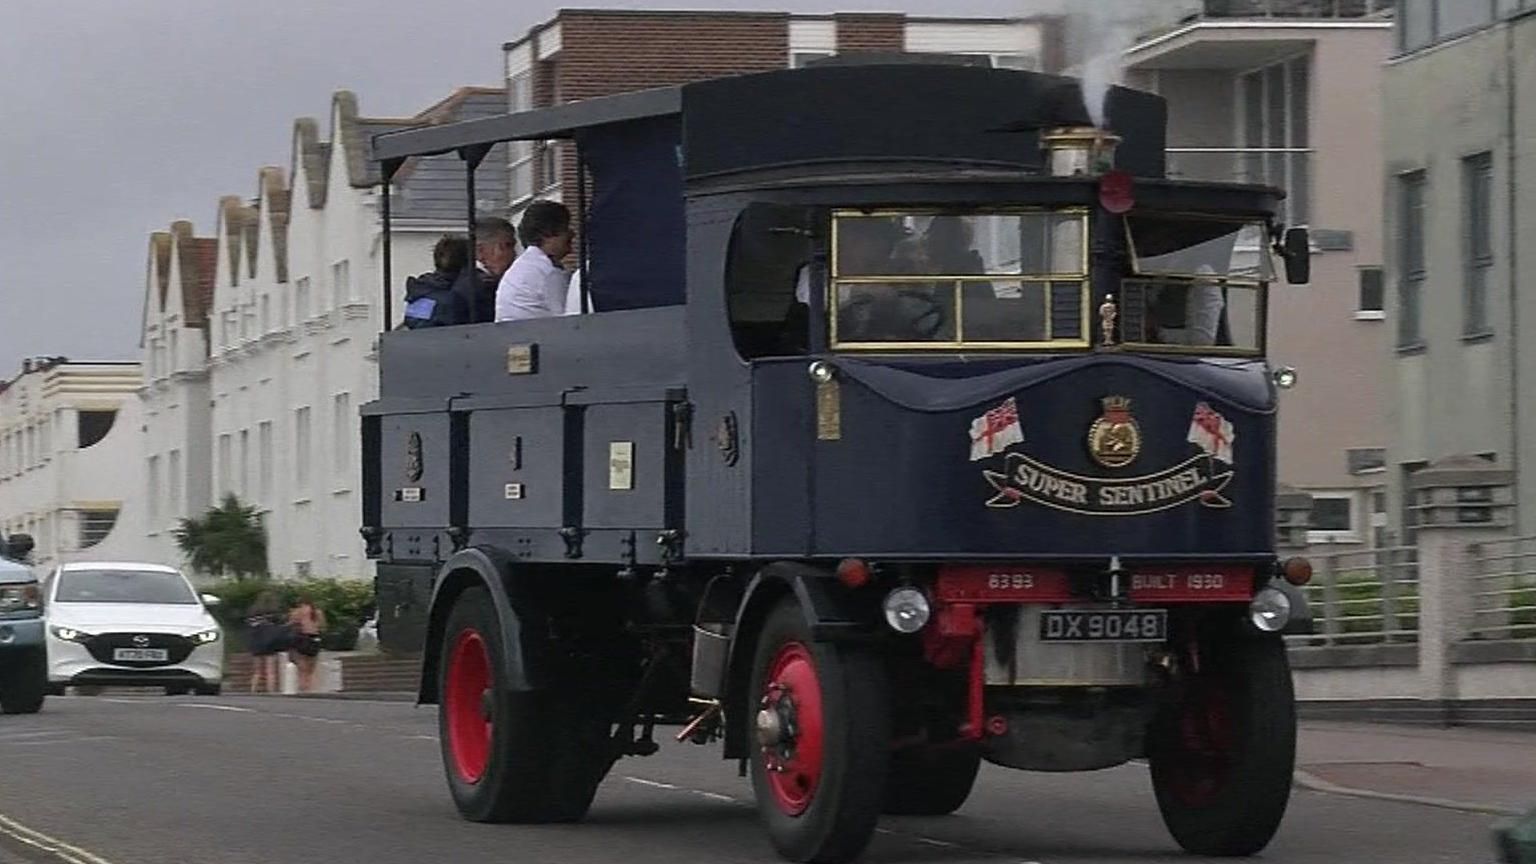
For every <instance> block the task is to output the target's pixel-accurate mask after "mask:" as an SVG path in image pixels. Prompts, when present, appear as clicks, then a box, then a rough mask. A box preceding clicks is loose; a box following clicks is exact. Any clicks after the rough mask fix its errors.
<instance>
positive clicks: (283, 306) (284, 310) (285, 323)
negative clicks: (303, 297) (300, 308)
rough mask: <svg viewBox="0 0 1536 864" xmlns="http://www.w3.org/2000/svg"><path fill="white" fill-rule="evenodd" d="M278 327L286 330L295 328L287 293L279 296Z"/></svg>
mask: <svg viewBox="0 0 1536 864" xmlns="http://www.w3.org/2000/svg"><path fill="white" fill-rule="evenodd" d="M277 326H279V327H285V328H286V327H292V326H293V317H292V313H291V312H290V311H289V303H288V292H287V291H284V292H282V293H281V294H278V295H277Z"/></svg>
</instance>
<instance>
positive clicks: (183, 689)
mask: <svg viewBox="0 0 1536 864" xmlns="http://www.w3.org/2000/svg"><path fill="white" fill-rule="evenodd" d="M188 692H190V690H189V689H188V688H187V686H186V685H184V684H176V685H173V686H170V687H166V688H165V695H167V696H185V695H187V693H188Z"/></svg>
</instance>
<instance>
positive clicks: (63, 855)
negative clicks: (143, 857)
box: [0, 816, 112, 864]
mask: <svg viewBox="0 0 1536 864" xmlns="http://www.w3.org/2000/svg"><path fill="white" fill-rule="evenodd" d="M0 834H3V835H5V836H7V837H10V838H11V839H12V840H16V841H19V842H21V843H24V844H26V845H27V846H31V847H32V848H34V849H38V850H41V851H43V852H47V853H48V854H50V855H53V856H54V857H56V858H58V859H59V860H61V861H64V862H66V864H112V862H111V861H108V860H107V859H105V858H103V857H101V856H100V855H95V854H93V853H90V852H87V851H85V850H84V849H81V848H80V847H79V846H71V845H70V844H68V843H65V842H64V841H63V840H59V839H57V838H54V837H49V836H48V835H47V834H44V833H43V832H41V831H38V830H37V829H35V828H28V827H27V826H25V825H23V824H21V823H20V822H17V821H16V820H15V819H12V818H10V817H8V816H0Z"/></svg>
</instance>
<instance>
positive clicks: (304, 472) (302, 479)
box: [293, 406, 309, 495]
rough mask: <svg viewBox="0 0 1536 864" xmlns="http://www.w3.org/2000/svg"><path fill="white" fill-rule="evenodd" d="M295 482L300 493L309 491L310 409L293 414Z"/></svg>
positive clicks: (304, 408) (302, 409)
mask: <svg viewBox="0 0 1536 864" xmlns="http://www.w3.org/2000/svg"><path fill="white" fill-rule="evenodd" d="M293 449H294V453H293V482H294V485H295V486H296V487H297V489H298V491H299V493H300V494H301V495H302V494H303V493H305V492H307V491H309V408H308V406H306V407H303V408H300V409H298V410H297V411H294V412H293Z"/></svg>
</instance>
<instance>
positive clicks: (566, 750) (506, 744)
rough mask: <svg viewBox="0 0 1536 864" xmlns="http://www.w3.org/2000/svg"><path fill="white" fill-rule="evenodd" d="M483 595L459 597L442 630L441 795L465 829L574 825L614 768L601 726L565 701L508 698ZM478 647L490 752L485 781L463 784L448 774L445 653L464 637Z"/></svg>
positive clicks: (551, 695) (548, 693)
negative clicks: (482, 649)
mask: <svg viewBox="0 0 1536 864" xmlns="http://www.w3.org/2000/svg"><path fill="white" fill-rule="evenodd" d="M496 614H497V613H496V606H495V604H494V603H493V602H492V600H491V595H490V593H489V592H488V591H486V589H484V588H481V587H474V588H470V589H468V590H466V591H465V592H464V593H462V594H460V595H459V597H458V599H457V600H455V601H454V604H453V609H452V610H451V611H450V612H449V614H448V622H447V625H446V626H445V627H444V630H443V642H442V646H443V647H442V651H441V652H440V660H439V663H440V666H439V671H438V715H437V716H438V739H439V741H441V746H442V753H443V770H444V773H445V774H446V776H447V778H448V789H449V791H450V792H451V794H452V795H453V803H454V805H455V806H456V807H457V808H458V810H459V813H460V815H462V816H463V817H464V818H465V819H468V820H470V821H472V822H523V823H546V822H574V821H577V820H580V819H581V818H582V817H583V816H585V815H586V814H587V810H588V809H589V808H590V807H591V806H592V798H593V796H595V795H596V794H597V787H598V784H599V783H601V782H602V780H603V777H604V776H605V775H606V774H607V773H608V769H609V768H611V767H612V766H613V762H614V758H615V757H614V755H613V750H612V747H611V746H610V745H609V743H608V740H607V735H606V733H607V729H608V724H607V723H605V722H602V721H601V718H599V717H596V716H594V713H593V712H586V711H581V710H579V709H578V708H577V707H576V704H575V703H576V700H574V699H573V698H571V695H570V694H568V693H561V692H559V691H553V690H538V691H527V692H514V691H513V690H511V689H510V688H508V686H507V679H506V673H505V670H504V668H503V666H504V663H505V660H504V659H503V651H502V640H501V628H500V625H499V622H498V620H497V617H496ZM471 628H472V629H474V630H476V631H477V632H478V633H479V634H480V636H481V638H482V639H484V640H485V644H486V648H487V649H488V651H489V653H490V659H491V696H490V699H491V717H492V725H491V728H492V732H491V752H490V761H489V763H488V765H487V766H486V769H485V773H484V775H483V776H481V777H480V779H479V780H478V781H477V782H475V783H467V782H465V781H464V780H463V778H461V777H460V776H459V775H458V772H457V771H456V769H455V768H454V764H453V754H452V751H451V749H450V747H451V745H450V743H449V731H448V719H447V708H446V706H447V700H446V699H445V698H444V695H445V692H446V688H447V686H448V681H449V663H450V662H451V660H452V654H453V652H452V646H453V645H454V642H455V641H456V640H457V639H458V636H459V634H460V633H461V632H462V631H464V630H466V629H471Z"/></svg>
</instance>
